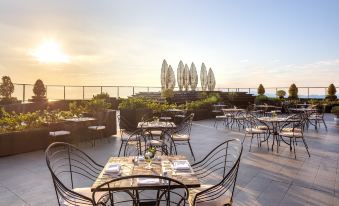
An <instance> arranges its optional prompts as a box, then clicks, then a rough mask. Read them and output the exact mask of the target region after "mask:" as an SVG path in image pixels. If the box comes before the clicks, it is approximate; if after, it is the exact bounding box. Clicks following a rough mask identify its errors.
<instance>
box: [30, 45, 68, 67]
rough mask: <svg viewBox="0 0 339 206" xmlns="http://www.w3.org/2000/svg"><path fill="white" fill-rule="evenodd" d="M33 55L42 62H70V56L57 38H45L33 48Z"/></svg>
mask: <svg viewBox="0 0 339 206" xmlns="http://www.w3.org/2000/svg"><path fill="white" fill-rule="evenodd" d="M32 56H33V57H35V58H36V59H37V60H38V61H39V62H41V63H69V62H70V57H69V56H68V55H67V54H65V53H64V52H63V51H62V48H61V46H60V44H59V43H58V42H56V41H55V40H44V41H43V42H42V43H41V44H40V46H38V47H37V48H36V49H34V50H33V52H32Z"/></svg>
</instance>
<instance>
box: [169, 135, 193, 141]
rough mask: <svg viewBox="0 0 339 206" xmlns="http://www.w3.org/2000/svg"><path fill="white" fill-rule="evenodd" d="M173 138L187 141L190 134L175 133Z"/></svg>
mask: <svg viewBox="0 0 339 206" xmlns="http://www.w3.org/2000/svg"><path fill="white" fill-rule="evenodd" d="M172 138H173V140H174V141H187V140H189V139H190V136H189V135H187V134H173V135H172Z"/></svg>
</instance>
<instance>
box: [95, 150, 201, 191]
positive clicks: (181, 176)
mask: <svg viewBox="0 0 339 206" xmlns="http://www.w3.org/2000/svg"><path fill="white" fill-rule="evenodd" d="M136 159H138V157H135V156H130V157H110V158H109V160H108V161H107V163H106V164H105V166H104V168H103V170H102V171H101V172H100V174H99V176H98V177H97V178H96V180H95V181H94V183H93V185H92V186H91V191H94V190H96V188H97V187H98V186H100V185H102V184H104V183H106V182H109V181H111V180H113V179H114V178H118V177H125V176H131V175H155V176H162V175H163V174H164V172H166V173H167V177H169V178H172V179H175V180H177V181H180V182H182V183H183V184H184V185H185V186H186V187H187V188H195V187H200V186H201V183H200V180H199V178H198V177H197V176H196V175H195V173H194V171H193V169H192V167H191V166H189V167H190V170H185V171H177V170H174V167H173V163H174V162H175V161H178V160H180V161H187V162H188V160H187V158H186V157H185V156H182V155H173V156H158V157H155V158H154V159H153V161H152V164H151V169H149V168H147V163H146V161H144V160H143V161H141V160H139V161H135V160H136ZM112 164H119V165H120V171H119V173H118V174H117V175H112V174H111V173H107V172H106V171H107V168H108V167H109V166H110V165H112ZM149 186H150V187H152V189H154V190H157V189H161V188H162V187H163V185H162V183H160V182H158V183H154V184H151V185H149ZM140 187H141V185H139V184H138V181H130V179H127V180H122V181H119V183H118V184H116V183H112V185H111V184H110V185H109V187H101V188H100V191H110V190H116V189H126V190H127V189H130V190H138V189H139V188H140Z"/></svg>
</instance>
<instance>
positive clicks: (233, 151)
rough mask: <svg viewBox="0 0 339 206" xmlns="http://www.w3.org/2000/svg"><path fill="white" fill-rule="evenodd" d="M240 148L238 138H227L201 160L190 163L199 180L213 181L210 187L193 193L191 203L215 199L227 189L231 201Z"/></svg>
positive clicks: (241, 147) (240, 152) (240, 144)
mask: <svg viewBox="0 0 339 206" xmlns="http://www.w3.org/2000/svg"><path fill="white" fill-rule="evenodd" d="M242 150H243V146H242V143H241V141H240V140H239V139H231V140H227V141H225V142H223V143H221V144H219V145H218V146H217V147H215V148H214V149H212V151H211V152H210V153H209V154H207V155H206V156H205V158H203V159H202V160H201V161H199V162H197V163H194V164H192V168H193V170H194V172H195V174H196V175H197V176H198V177H199V179H200V180H201V181H203V182H210V181H212V182H214V184H213V186H212V187H210V188H207V189H205V190H202V191H200V192H198V193H197V194H196V195H195V197H194V199H193V204H192V205H195V204H196V203H201V202H209V201H213V200H216V199H218V198H219V197H221V196H223V195H225V194H226V193H227V191H229V192H230V201H231V203H232V200H233V193H234V188H235V184H236V180H237V174H238V170H239V165H240V158H241V155H242ZM225 204H226V203H225Z"/></svg>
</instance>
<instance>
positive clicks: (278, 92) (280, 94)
mask: <svg viewBox="0 0 339 206" xmlns="http://www.w3.org/2000/svg"><path fill="white" fill-rule="evenodd" d="M276 95H277V96H278V97H279V98H280V99H283V98H284V97H285V95H286V92H285V91H284V90H278V91H277V93H276Z"/></svg>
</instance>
